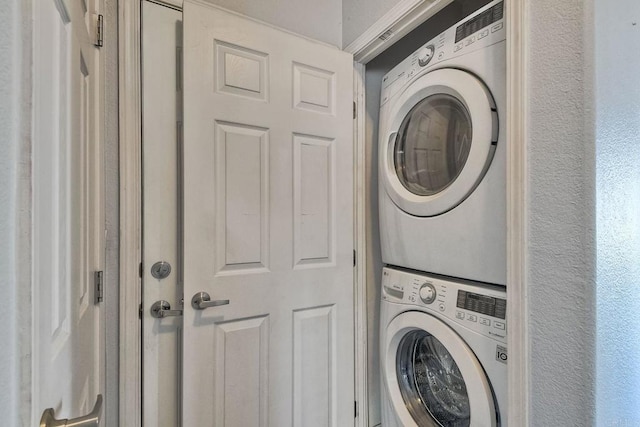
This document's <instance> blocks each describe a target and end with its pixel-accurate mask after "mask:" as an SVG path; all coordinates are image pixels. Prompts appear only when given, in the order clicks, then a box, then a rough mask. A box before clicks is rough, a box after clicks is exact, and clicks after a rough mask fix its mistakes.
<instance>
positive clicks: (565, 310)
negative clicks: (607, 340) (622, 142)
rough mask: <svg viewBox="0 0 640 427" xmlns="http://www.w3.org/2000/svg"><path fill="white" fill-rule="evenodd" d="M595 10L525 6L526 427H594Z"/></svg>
mask: <svg viewBox="0 0 640 427" xmlns="http://www.w3.org/2000/svg"><path fill="white" fill-rule="evenodd" d="M591 3H592V2H590V1H586V2H585V1H582V0H568V1H561V2H559V1H557V0H536V1H533V2H527V4H528V23H527V24H528V25H527V31H528V34H527V38H528V39H527V43H528V50H527V61H528V63H527V73H528V80H527V83H528V95H529V99H528V105H527V112H526V113H527V117H528V129H527V131H528V138H527V142H526V156H527V163H526V167H527V171H526V186H527V191H528V192H527V199H526V204H527V207H526V215H527V225H528V227H527V239H528V248H529V249H528V252H527V265H526V269H527V275H528V278H527V282H528V289H527V291H528V300H529V303H528V304H529V319H528V324H529V332H530V349H531V352H530V386H531V388H530V404H531V413H530V423H531V424H530V425H532V426H589V425H592V424H593V421H594V412H595V411H594V403H595V401H594V386H595V378H594V377H595V364H594V361H595V327H594V324H595V303H594V301H595V247H594V237H595V236H594V226H595V194H594V174H595V165H594V151H595V146H594V135H593V117H592V107H593V89H592V88H593V82H592V71H593V70H592V68H593V67H592V58H591V53H590V52H591V50H592V43H593V41H592V37H593V34H592V31H593V27H592V21H593V15H592V11H591V10H590V9H589V7H590V4H591Z"/></svg>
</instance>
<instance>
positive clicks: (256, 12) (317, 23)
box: [208, 0, 397, 47]
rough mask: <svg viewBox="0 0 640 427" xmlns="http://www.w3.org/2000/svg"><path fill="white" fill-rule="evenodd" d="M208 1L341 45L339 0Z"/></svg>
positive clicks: (340, 2) (340, 3)
mask: <svg viewBox="0 0 640 427" xmlns="http://www.w3.org/2000/svg"><path fill="white" fill-rule="evenodd" d="M208 1H210V2H211V3H215V4H217V5H219V6H222V7H225V8H227V9H231V10H234V11H236V12H240V13H242V14H244V15H248V16H251V17H253V18H256V19H260V20H261V21H265V22H268V23H270V24H273V25H276V26H279V27H282V28H285V29H287V30H290V31H293V32H295V33H298V34H302V35H304V36H307V37H311V38H313V39H316V40H320V41H323V42H325V43H329V44H332V45H334V46H337V47H341V46H342V1H341V0H322V1H317V0H208ZM387 1H391V2H393V1H394V0H387ZM396 1H397V0H396Z"/></svg>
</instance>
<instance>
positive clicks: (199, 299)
mask: <svg viewBox="0 0 640 427" xmlns="http://www.w3.org/2000/svg"><path fill="white" fill-rule="evenodd" d="M227 304H229V300H228V299H219V300H215V301H211V296H210V295H209V294H208V293H206V292H198V293H197V294H195V295H194V296H193V298H191V307H193V308H195V309H196V310H204V309H205V308H209V307H218V306H219V305H227Z"/></svg>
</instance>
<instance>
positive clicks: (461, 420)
mask: <svg viewBox="0 0 640 427" xmlns="http://www.w3.org/2000/svg"><path fill="white" fill-rule="evenodd" d="M396 373H397V376H398V385H399V386H400V392H401V394H402V398H403V399H404V402H405V405H406V407H407V409H408V410H409V412H410V413H411V415H412V417H413V418H414V420H415V421H416V423H417V424H418V425H420V426H432V425H434V422H435V423H437V425H439V426H442V427H468V426H469V425H470V418H471V414H470V405H469V396H468V393H467V387H466V384H465V381H464V378H463V377H462V373H461V372H460V369H459V368H458V365H457V364H456V362H455V361H454V359H453V357H452V356H451V354H450V353H449V351H447V349H446V347H445V346H444V345H443V344H442V343H441V342H440V341H439V340H438V339H436V338H435V337H434V336H433V335H431V334H429V333H428V332H426V331H424V330H421V329H417V330H413V331H411V332H409V333H407V334H406V335H405V336H404V337H403V338H402V339H401V341H400V343H399V346H398V353H397V356H396Z"/></svg>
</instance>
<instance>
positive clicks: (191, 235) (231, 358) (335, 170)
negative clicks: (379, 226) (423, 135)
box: [183, 1, 354, 427]
mask: <svg viewBox="0 0 640 427" xmlns="http://www.w3.org/2000/svg"><path fill="white" fill-rule="evenodd" d="M183 17H184V117H185V124H184V141H185V143H184V243H183V245H184V297H185V312H184V348H183V352H184V355H183V357H184V370H183V373H184V378H183V392H184V394H183V406H184V411H183V424H184V425H198V426H213V425H216V426H222V425H224V426H225V427H233V426H242V427H245V426H247V425H252V426H253V425H255V426H267V425H269V426H279V427H280V426H292V425H295V426H299V425H309V426H316V425H318V426H340V427H342V426H346V425H350V424H351V423H353V381H354V378H353V264H352V263H353V252H352V251H353V180H352V171H353V152H352V151H353V144H352V94H353V91H352V80H353V78H352V73H353V71H352V58H351V56H350V55H347V54H345V53H344V52H341V51H339V50H338V49H335V48H333V47H329V46H326V45H323V44H320V43H316V42H314V41H311V40H308V39H305V38H302V37H299V36H295V35H292V34H290V33H287V32H284V31H281V30H279V29H276V28H273V27H271V26H268V25H265V24H262V23H258V22H256V21H253V20H250V19H247V18H245V17H242V16H239V15H237V14H234V13H230V12H227V11H223V10H220V9H216V8H214V7H212V6H209V5H205V4H204V3H200V2H198V1H186V2H185V4H184V16H183ZM201 291H204V292H207V293H208V294H209V295H210V296H211V299H212V300H218V299H229V300H230V303H229V304H228V305H221V306H217V307H211V308H206V309H204V310H197V309H195V308H194V307H193V306H192V305H191V304H189V302H190V301H191V298H192V296H193V295H194V294H196V293H198V292H201Z"/></svg>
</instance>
